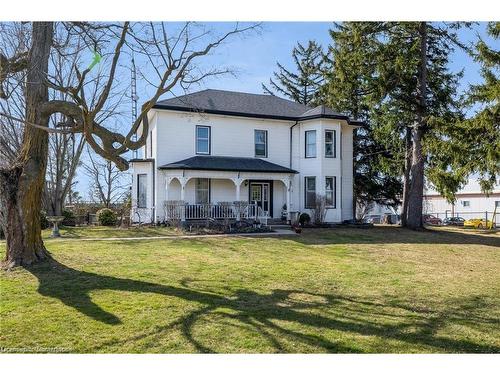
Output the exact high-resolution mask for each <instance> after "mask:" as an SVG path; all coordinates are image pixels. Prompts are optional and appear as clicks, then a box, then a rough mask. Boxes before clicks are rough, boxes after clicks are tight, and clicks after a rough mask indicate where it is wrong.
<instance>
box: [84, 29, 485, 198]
mask: <svg viewBox="0 0 500 375" xmlns="http://www.w3.org/2000/svg"><path fill="white" fill-rule="evenodd" d="M209 25H210V24H209ZM233 25H234V24H233V23H212V24H211V25H210V26H213V27H214V28H215V29H216V30H219V31H220V32H223V30H227V29H228V28H229V27H231V26H233ZM332 25H333V24H332V23H326V22H266V23H264V24H263V26H262V30H261V32H260V33H258V34H252V35H250V36H247V37H245V38H233V39H232V40H231V41H229V42H227V43H226V44H224V45H222V46H220V47H219V48H218V49H217V50H215V52H214V53H213V54H212V55H211V56H209V57H207V58H205V59H204V60H200V62H201V61H203V62H202V63H201V65H202V66H203V65H204V66H205V67H207V68H209V67H212V66H227V67H231V68H232V69H234V70H235V71H236V75H235V76H234V75H226V76H218V77H216V78H213V79H209V80H206V81H205V82H203V83H202V84H201V85H200V86H199V87H193V88H191V91H198V90H202V89H205V88H213V89H222V90H233V91H243V92H250V93H262V87H261V84H262V83H263V82H264V83H267V82H268V80H269V78H270V77H271V76H272V74H273V72H274V71H275V70H276V62H277V61H279V62H280V63H281V64H283V65H284V66H286V67H290V68H292V69H293V63H292V60H291V51H292V49H293V47H294V46H295V45H296V44H297V42H301V43H306V42H307V41H308V40H315V41H316V42H318V43H319V44H320V45H322V46H323V47H324V48H326V47H327V46H328V44H329V43H330V35H329V33H328V30H329V29H330V28H331V27H332ZM485 27H486V24H485V23H481V24H478V25H475V26H474V27H473V28H472V29H467V30H461V31H460V34H459V36H460V38H461V40H462V41H463V42H465V43H470V42H474V41H476V40H477V35H478V34H479V35H481V36H482V37H483V38H486V32H485ZM486 40H487V41H488V40H489V39H488V38H486ZM139 64H140V62H139ZM141 65H142V64H141ZM144 66H146V70H144V71H143V72H144V73H145V74H146V75H149V74H148V70H147V64H145V65H143V68H144ZM149 69H150V70H151V75H150V76H151V77H154V72H153V69H152V68H149ZM450 69H451V70H452V71H455V72H458V71H460V70H462V69H463V70H464V78H463V80H462V85H461V88H460V89H461V90H462V91H463V90H467V87H468V86H469V84H473V83H478V82H480V81H481V77H480V75H479V67H478V65H477V64H476V63H475V62H474V61H473V60H472V59H471V58H470V56H468V55H467V54H466V53H465V52H463V51H461V50H457V51H456V52H455V53H454V55H453V57H452V62H451V64H450ZM150 91H151V89H148V88H147V85H146V84H145V83H144V82H138V94H139V106H140V104H141V103H142V102H143V101H144V100H145V99H146V98H148V94H150ZM180 93H181V92H180V91H176V94H180ZM169 96H172V95H171V94H170V95H165V96H164V97H165V98H167V97H169ZM77 180H78V181H79V183H78V190H80V192H81V194H82V195H83V196H85V198H86V196H87V191H88V181H87V179H86V177H85V176H83V175H82V174H81V173H79V175H78V177H77Z"/></svg>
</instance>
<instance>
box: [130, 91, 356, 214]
mask: <svg viewBox="0 0 500 375" xmlns="http://www.w3.org/2000/svg"><path fill="white" fill-rule="evenodd" d="M149 120H150V121H149V123H150V128H149V134H148V135H147V141H146V144H145V146H144V147H143V149H142V150H141V155H142V157H141V158H134V159H132V160H131V161H130V162H131V168H132V174H133V184H132V205H133V211H134V215H133V221H139V220H140V221H142V222H149V221H152V220H155V221H163V220H165V219H168V217H167V216H168V215H169V214H168V209H167V206H168V204H169V203H170V202H173V201H175V202H176V204H181V205H182V207H183V211H182V220H186V221H187V220H190V219H198V218H205V217H207V216H211V217H213V218H215V219H217V218H220V216H221V215H222V216H224V215H227V214H228V210H229V212H230V215H233V216H232V217H233V218H235V219H241V217H253V216H254V215H257V214H258V215H259V216H262V215H264V216H267V217H268V218H274V219H279V218H282V216H283V214H284V213H285V214H286V216H287V218H288V219H290V217H291V216H292V215H295V214H296V213H297V212H308V211H309V210H310V209H311V208H312V207H313V206H314V205H315V197H317V196H318V195H319V196H322V197H324V199H326V205H327V214H326V219H325V221H327V222H341V221H343V220H346V219H352V212H353V209H352V204H353V153H352V149H353V129H354V128H355V127H356V126H358V125H359V123H358V122H356V121H354V120H351V119H349V118H348V117H346V116H345V115H342V114H339V113H335V112H334V111H332V110H330V109H329V108H326V107H324V106H318V107H315V108H311V107H308V106H305V105H302V104H298V103H295V102H292V101H289V100H285V99H282V98H279V97H276V96H271V95H258V94H248V93H241V92H230V91H222V90H204V91H199V92H195V93H192V94H188V95H184V96H179V97H175V98H172V99H167V100H163V101H159V102H158V103H157V104H156V105H155V106H154V108H153V109H152V110H151V111H150V113H149ZM242 201H245V202H248V208H246V211H245V212H239V210H240V209H238V210H236V211H238V212H235V211H234V210H232V209H231V208H227V207H228V205H230V204H231V203H232V202H240V206H239V207H241V204H242V203H243V202H242ZM223 205H224V206H225V207H226V208H225V209H224V210H222V209H220V206H223Z"/></svg>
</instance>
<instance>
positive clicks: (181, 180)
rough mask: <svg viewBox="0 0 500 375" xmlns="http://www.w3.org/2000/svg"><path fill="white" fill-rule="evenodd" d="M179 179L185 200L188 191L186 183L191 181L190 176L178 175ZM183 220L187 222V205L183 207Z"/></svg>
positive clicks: (182, 197)
mask: <svg viewBox="0 0 500 375" xmlns="http://www.w3.org/2000/svg"><path fill="white" fill-rule="evenodd" d="M178 180H179V182H180V184H181V201H182V202H184V201H185V200H184V197H185V192H186V185H187V183H188V181H189V178H187V177H178ZM181 221H182V222H185V221H186V207H185V206H184V207H182V209H181Z"/></svg>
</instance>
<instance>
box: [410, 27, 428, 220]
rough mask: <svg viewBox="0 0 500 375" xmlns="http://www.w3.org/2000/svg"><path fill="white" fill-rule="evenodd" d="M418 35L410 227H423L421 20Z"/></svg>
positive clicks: (423, 37)
mask: <svg viewBox="0 0 500 375" xmlns="http://www.w3.org/2000/svg"><path fill="white" fill-rule="evenodd" d="M418 33H419V37H420V66H419V72H418V73H419V74H418V84H419V88H418V91H419V95H418V96H419V98H418V100H419V105H418V106H417V121H416V124H415V126H414V128H413V129H412V138H413V153H412V160H411V169H410V178H411V185H410V189H409V194H408V218H407V222H406V226H407V227H408V228H411V229H421V228H423V222H422V208H423V202H422V201H423V198H424V166H425V159H424V155H423V152H422V136H423V133H424V129H425V128H426V117H425V116H426V89H427V24H426V23H425V22H421V23H420V25H419V29H418Z"/></svg>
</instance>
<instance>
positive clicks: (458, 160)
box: [442, 22, 500, 201]
mask: <svg viewBox="0 0 500 375" xmlns="http://www.w3.org/2000/svg"><path fill="white" fill-rule="evenodd" d="M487 32H488V34H489V35H490V36H491V37H492V38H493V39H494V40H499V39H500V22H490V23H489V24H488V25H487ZM497 46H498V44H497ZM471 54H472V55H473V57H474V58H475V60H476V61H477V62H479V63H480V64H481V76H482V78H483V82H482V83H481V84H477V85H472V86H471V87H470V88H469V90H468V95H467V97H466V99H465V105H466V106H468V109H470V110H471V111H473V110H474V109H475V112H474V114H473V116H472V117H471V118H468V119H464V120H463V121H460V122H458V123H457V124H455V126H453V127H451V129H450V132H451V135H452V136H451V137H450V139H449V140H448V142H447V147H448V148H449V149H450V154H451V155H453V156H454V157H453V158H450V159H449V160H445V161H443V164H445V162H446V161H448V164H447V165H446V164H445V165H443V169H444V168H446V169H447V170H453V171H455V174H456V176H455V178H456V179H457V180H458V181H459V182H465V179H466V178H467V177H468V176H469V175H470V174H472V173H478V174H479V181H480V184H481V188H482V190H483V191H484V192H490V191H491V190H492V189H493V187H494V185H495V184H496V182H497V179H498V178H499V176H500V50H499V49H498V47H496V49H495V48H493V47H492V46H491V47H490V46H488V44H487V43H486V42H485V41H484V40H482V39H479V41H478V43H477V44H476V46H475V49H474V50H473V51H472V53H471ZM443 174H444V175H445V176H446V177H448V175H449V172H448V173H446V174H445V173H443ZM460 178H461V179H460ZM442 185H443V186H442V190H445V191H446V193H447V194H448V196H449V200H451V201H453V200H454V194H453V192H450V191H447V190H449V189H447V186H446V185H445V184H442Z"/></svg>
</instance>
